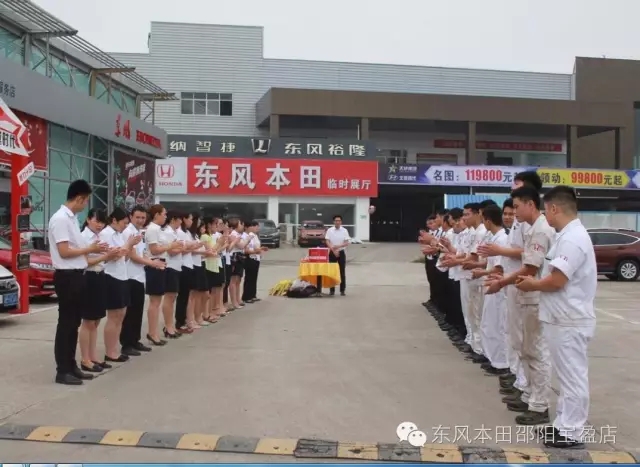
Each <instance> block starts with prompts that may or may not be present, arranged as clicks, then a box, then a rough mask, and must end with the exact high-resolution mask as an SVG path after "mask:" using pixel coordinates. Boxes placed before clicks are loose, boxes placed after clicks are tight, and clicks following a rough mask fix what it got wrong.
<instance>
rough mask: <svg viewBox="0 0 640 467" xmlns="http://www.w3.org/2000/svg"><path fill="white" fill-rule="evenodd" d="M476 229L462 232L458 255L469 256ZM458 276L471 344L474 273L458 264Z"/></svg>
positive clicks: (468, 339)
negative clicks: (472, 283)
mask: <svg viewBox="0 0 640 467" xmlns="http://www.w3.org/2000/svg"><path fill="white" fill-rule="evenodd" d="M475 233H476V229H475V228H473V227H467V228H466V229H465V230H463V231H462V232H461V234H460V235H461V238H460V241H459V242H458V244H459V248H458V250H457V251H458V256H468V255H469V253H470V252H471V246H472V245H473V239H474V237H475ZM458 277H459V278H460V301H461V303H462V313H463V315H464V323H465V326H466V328H467V337H466V338H465V340H464V341H465V342H466V343H467V344H468V345H471V344H472V342H473V326H472V325H471V310H470V302H471V296H470V295H471V281H472V279H473V274H472V273H471V271H468V270H465V269H463V268H462V266H458Z"/></svg>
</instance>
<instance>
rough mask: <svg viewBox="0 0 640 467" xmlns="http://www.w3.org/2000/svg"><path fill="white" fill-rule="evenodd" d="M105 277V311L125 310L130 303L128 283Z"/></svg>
mask: <svg viewBox="0 0 640 467" xmlns="http://www.w3.org/2000/svg"><path fill="white" fill-rule="evenodd" d="M105 276H106V280H105V282H106V285H107V288H106V290H107V297H106V300H105V304H106V309H107V310H118V309H120V308H126V307H128V306H129V303H130V302H131V295H130V294H129V282H128V281H121V280H119V279H116V278H115V277H113V276H110V275H109V274H105Z"/></svg>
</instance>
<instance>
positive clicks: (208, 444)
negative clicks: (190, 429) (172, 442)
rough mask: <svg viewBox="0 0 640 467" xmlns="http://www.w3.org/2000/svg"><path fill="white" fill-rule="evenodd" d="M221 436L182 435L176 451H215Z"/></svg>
mask: <svg viewBox="0 0 640 467" xmlns="http://www.w3.org/2000/svg"><path fill="white" fill-rule="evenodd" d="M219 439H220V436H218V435H205V434H202V433H187V434H185V435H182V438H180V441H178V444H177V446H176V449H184V450H186V451H215V449H216V444H218V440H219Z"/></svg>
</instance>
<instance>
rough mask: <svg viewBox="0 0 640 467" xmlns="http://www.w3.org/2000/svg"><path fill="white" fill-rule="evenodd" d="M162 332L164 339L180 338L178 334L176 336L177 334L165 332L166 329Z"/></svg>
mask: <svg viewBox="0 0 640 467" xmlns="http://www.w3.org/2000/svg"><path fill="white" fill-rule="evenodd" d="M162 332H164V337H166V338H167V339H177V338H178V337H180V334H178V333H177V332H174V333H173V334H172V333H170V332H169V331H167V328H164V329H163V330H162Z"/></svg>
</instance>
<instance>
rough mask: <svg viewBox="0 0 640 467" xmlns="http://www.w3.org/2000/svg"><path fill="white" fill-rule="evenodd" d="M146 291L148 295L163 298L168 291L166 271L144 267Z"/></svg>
mask: <svg viewBox="0 0 640 467" xmlns="http://www.w3.org/2000/svg"><path fill="white" fill-rule="evenodd" d="M144 273H145V274H144V275H145V282H146V284H145V291H146V294H147V295H152V296H162V295H164V292H165V289H166V279H165V276H166V269H156V268H152V267H151V266H145V267H144Z"/></svg>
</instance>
